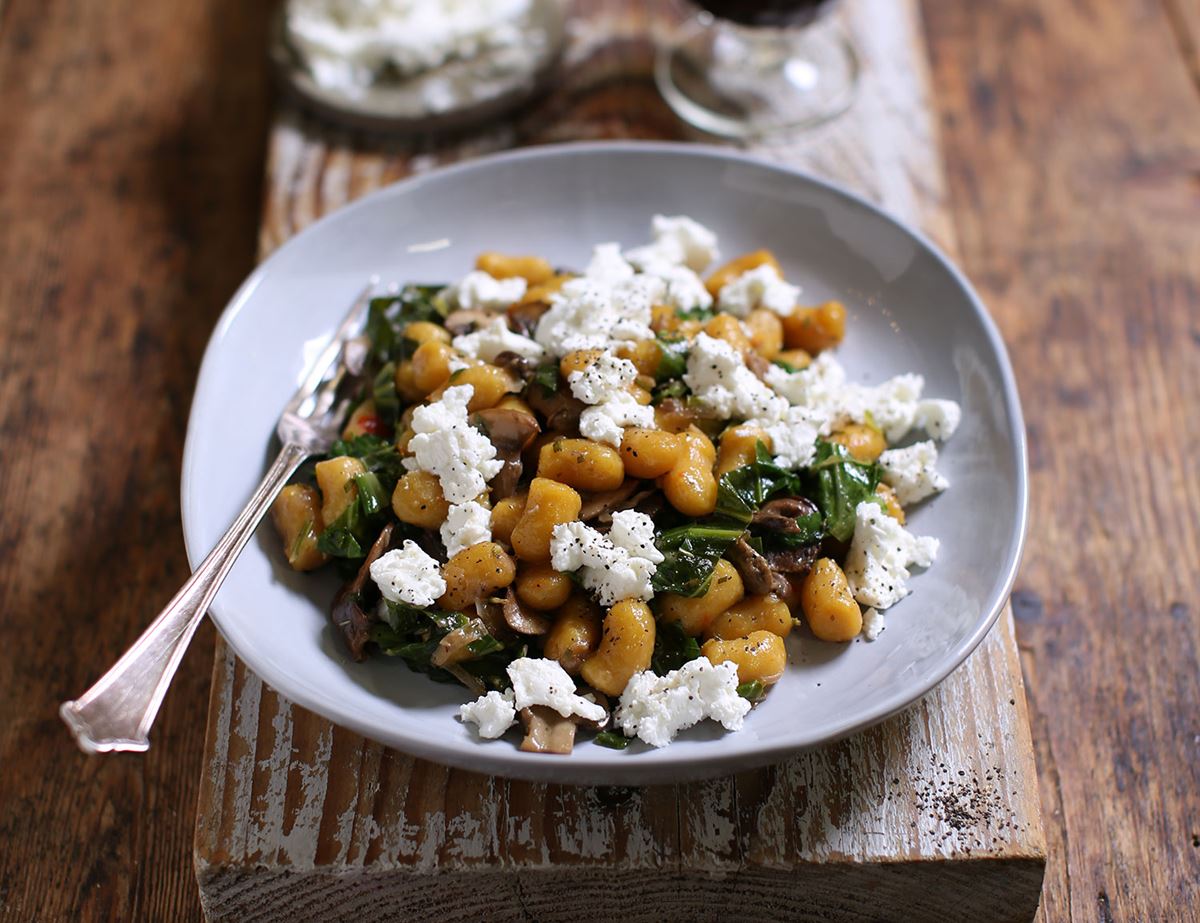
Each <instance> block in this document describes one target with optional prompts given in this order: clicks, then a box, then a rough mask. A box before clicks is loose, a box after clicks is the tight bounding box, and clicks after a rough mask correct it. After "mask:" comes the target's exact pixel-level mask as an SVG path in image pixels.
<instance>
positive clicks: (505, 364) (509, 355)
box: [492, 349, 537, 381]
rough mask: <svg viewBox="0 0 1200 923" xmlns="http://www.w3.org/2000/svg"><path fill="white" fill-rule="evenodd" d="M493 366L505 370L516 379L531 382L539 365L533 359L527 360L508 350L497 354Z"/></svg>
mask: <svg viewBox="0 0 1200 923" xmlns="http://www.w3.org/2000/svg"><path fill="white" fill-rule="evenodd" d="M492 365H494V366H497V367H498V368H502V369H504V371H506V372H508V373H509V374H510V375H512V376H514V377H515V378H520V379H521V380H522V381H529V380H530V379H531V378H533V373H534V372H536V371H537V363H536V362H534V361H533V360H532V359H527V358H525V357H524V356H522V355H521V354H520V353H514V352H513V351H512V350H510V349H506V350H505V351H504V352H502V353H497V354H496V358H495V359H493V360H492Z"/></svg>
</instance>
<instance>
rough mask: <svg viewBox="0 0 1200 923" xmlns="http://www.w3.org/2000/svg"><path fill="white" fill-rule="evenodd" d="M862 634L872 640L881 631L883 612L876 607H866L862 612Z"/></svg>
mask: <svg viewBox="0 0 1200 923" xmlns="http://www.w3.org/2000/svg"><path fill="white" fill-rule="evenodd" d="M862 622H863V627H862V636H863V637H864V638H866V639H867V640H868V641H874V640H875V639H876V638H878V637H879V633H880V632H881V631H883V613H882V612H880V611H879V610H878V609H868V610H867V611H866V612H864V613H863V617H862Z"/></svg>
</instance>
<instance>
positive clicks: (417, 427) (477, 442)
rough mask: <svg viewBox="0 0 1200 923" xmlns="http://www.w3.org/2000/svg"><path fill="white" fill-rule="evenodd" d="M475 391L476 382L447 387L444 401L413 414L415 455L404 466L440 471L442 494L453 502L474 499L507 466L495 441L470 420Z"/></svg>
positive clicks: (435, 402)
mask: <svg viewBox="0 0 1200 923" xmlns="http://www.w3.org/2000/svg"><path fill="white" fill-rule="evenodd" d="M474 393H475V388H474V386H473V385H456V386H454V387H453V388H447V389H446V391H445V393H444V394H443V395H442V398H441V400H438V401H434V402H433V403H432V404H426V405H424V406H422V407H418V408H417V409H416V410H414V411H413V416H412V429H413V432H414V433H415V434H416V435H414V436H413V437H412V439H411V440H410V441H409V443H408V448H409V451H410V452H412V457H411V458H406V459H404V467H405V468H407V469H408V470H409V471H418V470H420V471H430V472H432V473H433V474H436V475H437V476H438V480H440V481H441V484H442V495H443V496H444V497H445V498H446V500H447V501H449V502H450V503H452V504H453V503H466V502H467V501H468V500H474V499H475V498H476V497H478V496H479V495H480V494H481V493H483V490H484V488H486V487H487V482H488V481H490V480H491V479H492V478H494V477H495V476H496V475H497V474H499V473H500V469H501V468H503V467H504V463H503V462H502V461H499V460H498V459H497V458H496V447H495V446H494V445H492V442H491V440H490V439H488V438H487V436H485V435H484V434H483V433H481V432H480V431H479V430H477V429H476V428H475V427H473V426H472V425H471V424H470V422H469V421H468V419H467V404H468V403H469V402H470V400H471V396H472V395H473V394H474Z"/></svg>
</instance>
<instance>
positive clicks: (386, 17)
mask: <svg viewBox="0 0 1200 923" xmlns="http://www.w3.org/2000/svg"><path fill="white" fill-rule="evenodd" d="M286 9H287V17H286V25H287V34H288V40H289V43H290V44H291V45H292V47H294V48H296V49H297V50H298V51H299V52H300V53H301V55H302V57H303V58H304V60H305V63H306V64H307V65H308V67H309V70H310V71H311V73H312V75H313V77H314V79H315V80H316V81H317V82H318V83H319V84H321V85H322V86H326V87H332V88H337V89H341V90H343V91H346V92H353V91H358V92H363V91H365V90H366V89H367V88H368V87H370V86H371V85H372V84H373V83H374V82H375V81H376V80H377V79H379V78H380V76H381V75H382V74H383V73H384V72H385V71H388V70H390V71H394V72H395V73H396V74H398V75H399V76H401V77H413V76H415V75H418V74H422V73H424V72H427V71H430V70H433V69H434V68H438V67H441V66H442V65H444V64H448V63H450V62H451V61H461V60H464V59H471V58H475V57H478V56H480V55H481V54H484V53H485V52H490V53H505V54H507V55H511V54H512V53H519V54H521V55H522V56H525V55H528V54H529V51H528V50H526V48H525V46H526V45H535V46H536V45H537V44H539V43H538V42H534V41H533V40H532V39H531V38H529V37H527V36H526V35H525V33H526V32H527V30H528V22H529V19H530V15H531V12H532V9H533V4H532V3H531V0H470V2H464V0H373V2H370V3H363V2H361V0H292V2H290V3H288V4H287V7H286Z"/></svg>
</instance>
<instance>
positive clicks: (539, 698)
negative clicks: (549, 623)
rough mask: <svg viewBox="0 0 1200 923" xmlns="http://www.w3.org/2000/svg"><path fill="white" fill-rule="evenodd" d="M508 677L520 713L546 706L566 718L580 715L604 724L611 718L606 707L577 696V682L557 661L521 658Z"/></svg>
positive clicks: (514, 662)
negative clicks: (525, 709)
mask: <svg viewBox="0 0 1200 923" xmlns="http://www.w3.org/2000/svg"><path fill="white" fill-rule="evenodd" d="M508 678H509V680H510V681H511V682H512V691H513V697H514V703H513V704H514V705H516V707H517V711H520V710H521V709H522V708H529V707H530V706H532V705H544V706H545V707H546V708H552V709H554V710H555V711H556V712H558V713H559V714H560V715H562V716H563V717H564V718H570V717H571V716H572V715H577V716H579V717H580V718H583V719H585V720H587V721H603V720H604V719H605V717H606V715H607V712H605V710H604V708H603V707H602V706H600V705H597V704H596V703H595V702H593V701H591V700H590V699H585V698H584V697H583V696H579V695H575V680H573V679H571V677H570V676H569V675H568V674H567V671H566V670H564V669H563V668H562V666H561V665H560V664H559V662H558V661H557V660H549V659H547V658H543V657H520V658H518V659H516V660H514V661H513V662H512V663H510V664H509V665H508Z"/></svg>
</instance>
